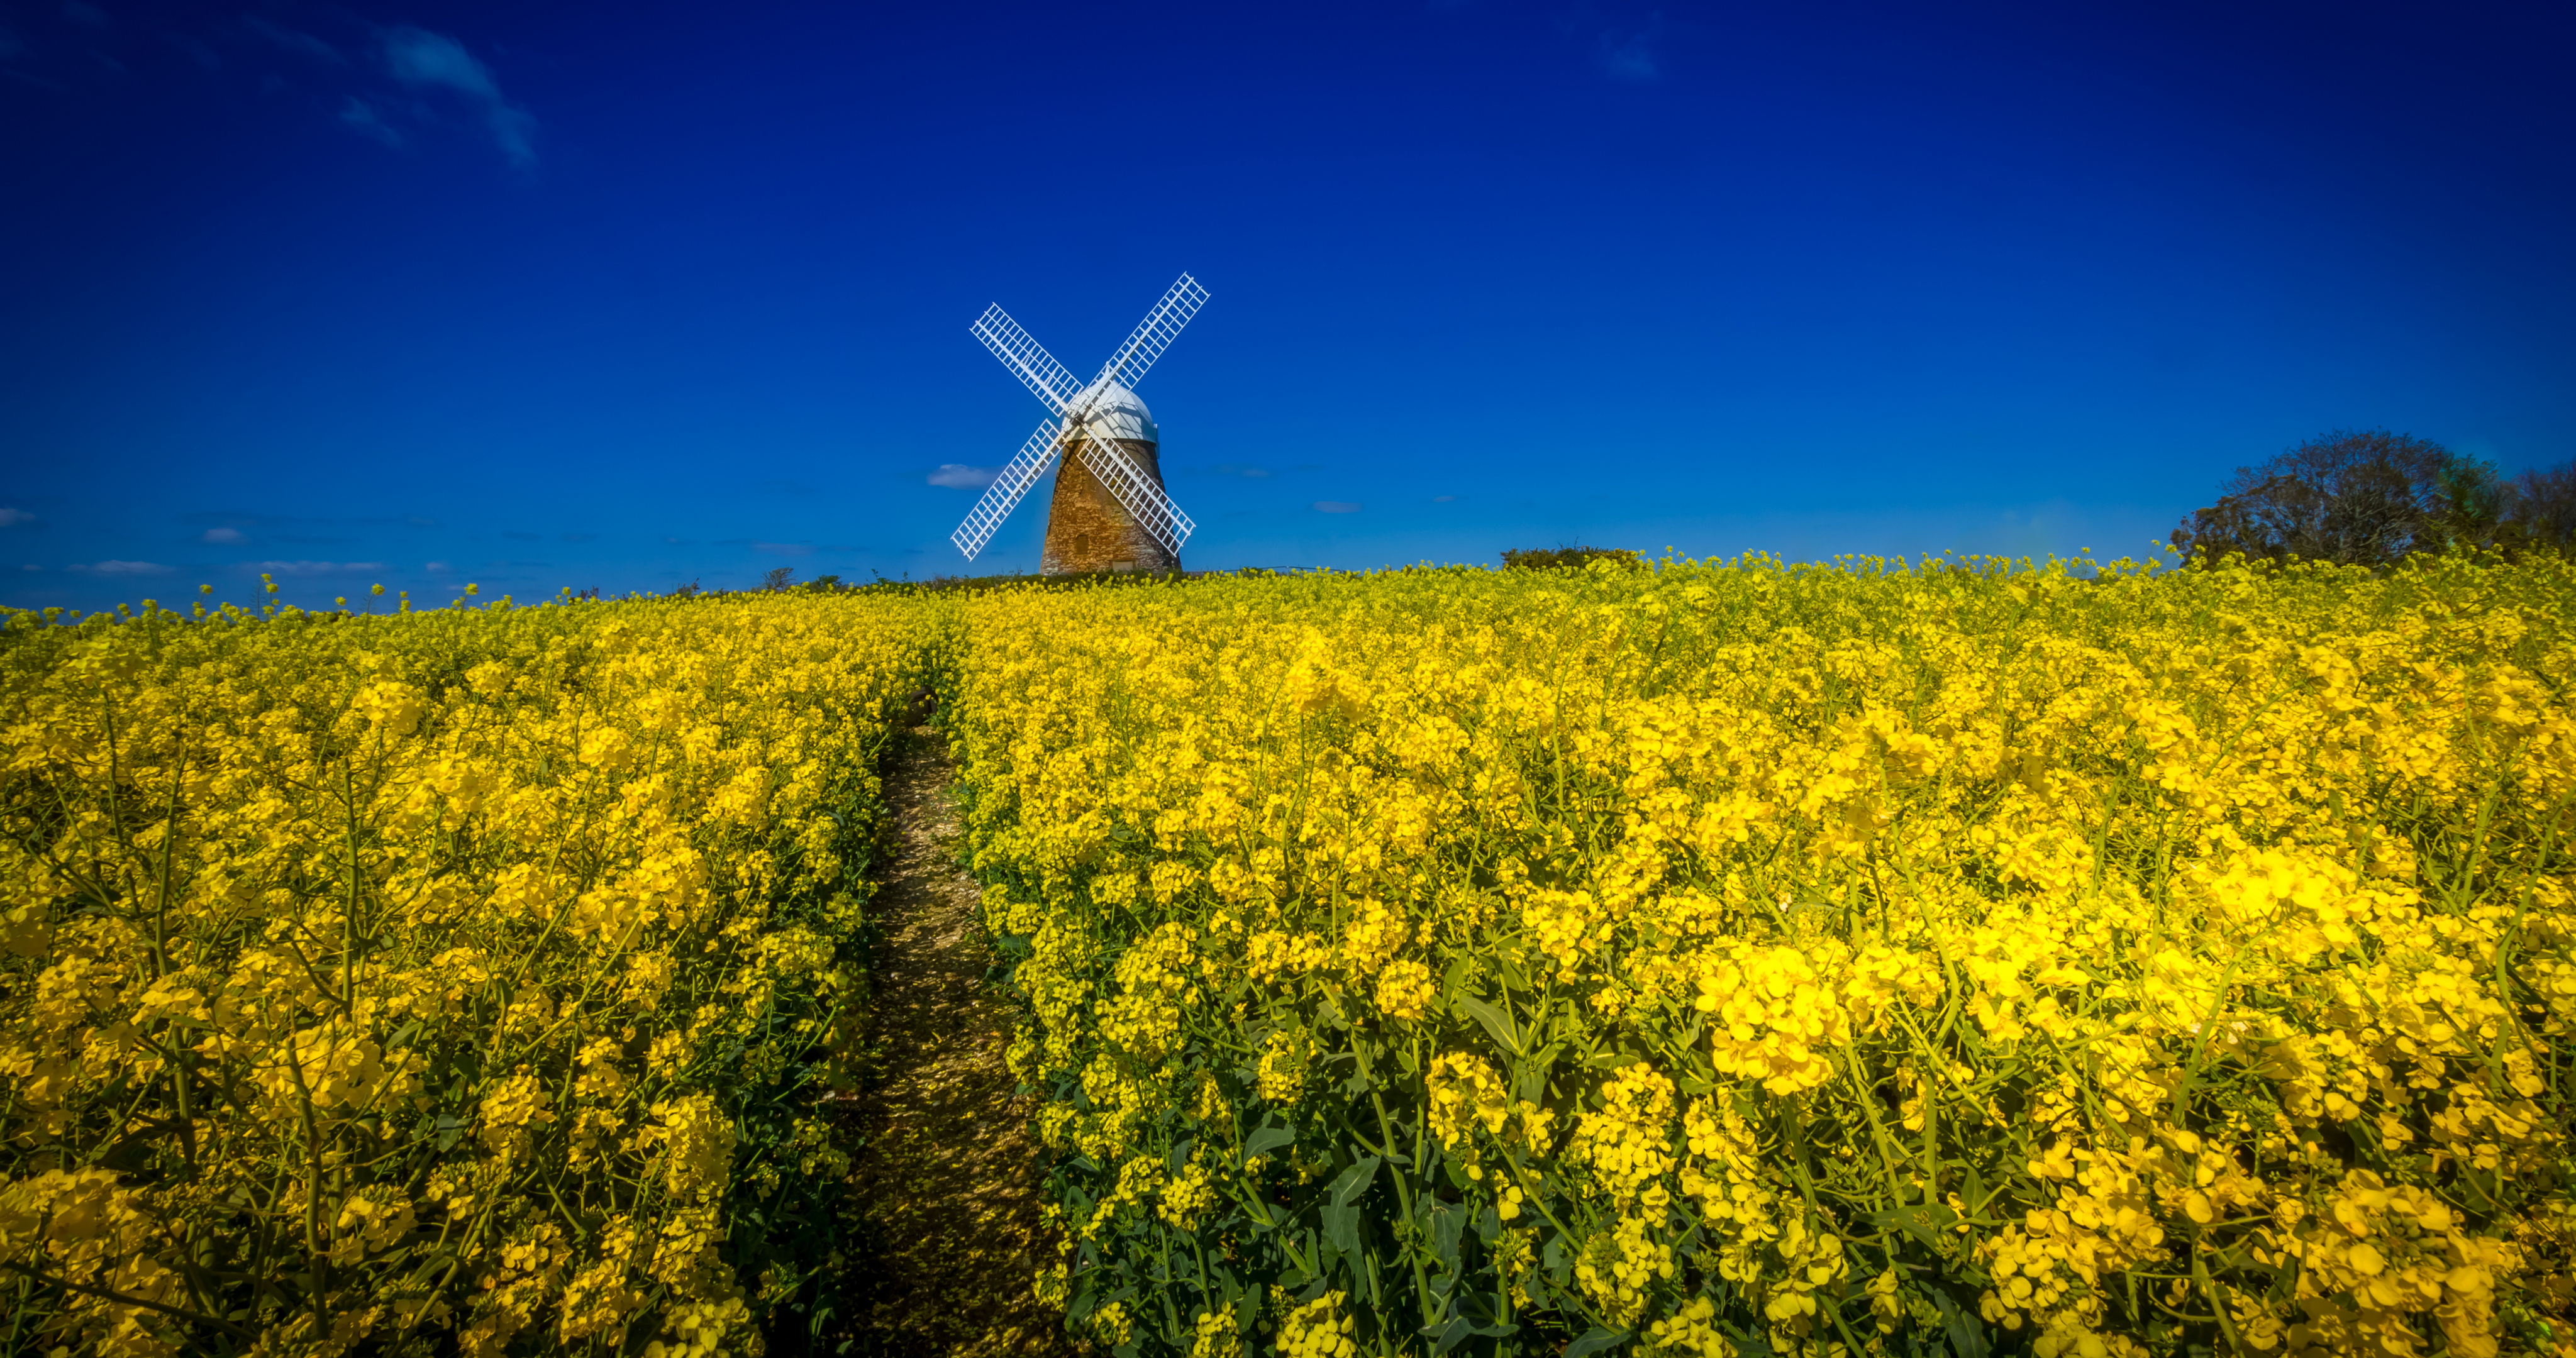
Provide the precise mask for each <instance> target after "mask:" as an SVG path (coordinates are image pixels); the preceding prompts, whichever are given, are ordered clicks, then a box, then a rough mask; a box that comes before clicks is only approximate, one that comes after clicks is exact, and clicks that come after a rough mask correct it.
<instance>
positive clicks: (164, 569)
mask: <svg viewBox="0 0 2576 1358" xmlns="http://www.w3.org/2000/svg"><path fill="white" fill-rule="evenodd" d="M72 569H73V570H76V571H79V572H81V573H82V574H84V575H168V574H169V573H170V570H171V568H170V567H168V566H164V565H162V564H161V563H160V562H158V561H99V562H93V563H92V564H90V565H87V566H74V567H72Z"/></svg>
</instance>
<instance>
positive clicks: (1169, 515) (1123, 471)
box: [1077, 439, 1198, 554]
mask: <svg viewBox="0 0 2576 1358" xmlns="http://www.w3.org/2000/svg"><path fill="white" fill-rule="evenodd" d="M1077 446H1079V447H1080V448H1081V449H1082V461H1083V465H1084V466H1087V467H1089V468H1091V474H1092V475H1094V476H1097V477H1099V478H1100V484H1102V485H1104V486H1107V487H1109V493H1110V494H1112V495H1115V496H1117V497H1118V503H1120V504H1122V505H1125V506H1127V512H1128V513H1130V514H1133V515H1135V516H1136V522H1138V523H1140V524H1143V525H1144V527H1145V531H1146V532H1148V533H1151V534H1153V535H1154V540H1155V541H1157V542H1159V543H1161V544H1163V545H1164V546H1166V547H1169V548H1171V549H1172V551H1173V552H1174V553H1175V554H1177V553H1179V551H1180V550H1181V544H1182V543H1184V542H1187V541H1189V540H1190V534H1191V533H1193V532H1196V531H1197V530H1198V525H1197V524H1195V523H1192V522H1190V516H1189V515H1187V514H1184V513H1182V512H1181V507H1180V506H1179V505H1176V504H1173V503H1172V497H1171V496H1169V495H1166V494H1164V493H1163V488H1162V487H1161V486H1158V485H1155V484H1154V482H1153V479H1152V478H1151V477H1148V476H1146V475H1145V473H1144V472H1143V470H1141V469H1140V468H1138V467H1137V465H1136V460H1135V459H1134V458H1131V457H1129V456H1127V454H1126V453H1125V452H1124V451H1123V450H1121V449H1120V448H1119V447H1118V445H1116V444H1114V443H1110V442H1108V441H1106V440H1101V439H1085V440H1083V441H1082V442H1081V443H1080V444H1079V445H1077Z"/></svg>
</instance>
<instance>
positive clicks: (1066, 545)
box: [948, 274, 1207, 575]
mask: <svg viewBox="0 0 2576 1358" xmlns="http://www.w3.org/2000/svg"><path fill="white" fill-rule="evenodd" d="M1206 301H1207V290H1206V289H1205V288H1202V287H1200V286H1199V285H1198V281H1197V280H1196V279H1193V278H1191V277H1190V276H1189V275H1188V274H1182V275H1181V280H1180V281H1179V282H1177V283H1174V284H1173V285H1172V288H1171V291H1169V292H1166V293H1164V294H1163V300H1161V301H1160V302H1157V303H1155V304H1154V309H1153V310H1152V311H1149V312H1147V313H1145V320H1144V323H1143V324H1141V325H1139V326H1137V327H1136V333H1135V334H1133V335H1130V336H1128V337H1127V342H1126V343H1125V344H1123V345H1121V346H1119V349H1118V352H1117V353H1114V354H1112V355H1110V356H1109V361H1108V362H1107V363H1105V364H1103V365H1101V369H1100V375H1099V376H1097V377H1095V378H1093V379H1091V382H1090V383H1089V384H1088V385H1085V384H1084V383H1083V382H1082V381H1081V380H1080V379H1079V378H1076V377H1075V376H1074V375H1073V374H1072V373H1071V372H1070V371H1068V370H1067V369H1066V368H1065V366H1064V365H1063V364H1061V363H1058V362H1056V361H1055V358H1054V357H1053V356H1052V355H1050V354H1048V353H1047V351H1046V349H1045V347H1044V346H1042V345H1040V344H1039V343H1038V342H1037V341H1036V340H1034V339H1031V338H1029V333H1028V332H1027V331H1025V330H1022V329H1021V328H1020V327H1019V325H1018V323H1017V322H1015V321H1013V320H1012V319H1011V318H1010V317H1009V316H1007V315H1005V314H1003V311H1002V309H1001V308H1000V307H998V306H995V307H990V308H987V309H986V310H985V312H984V315H983V316H982V318H980V319H978V320H977V321H976V322H975V327H974V329H975V338H977V339H979V340H982V341H983V342H984V347H985V348H987V349H990V350H992V351H993V356H994V357H995V358H998V359H1000V360H1002V364H1003V366H1005V367H1007V368H1009V369H1010V370H1011V371H1012V372H1014V373H1016V374H1018V375H1019V379H1020V381H1021V382H1023V383H1025V384H1027V386H1028V389H1029V390H1030V391H1032V392H1035V393H1037V398H1038V399H1039V400H1041V401H1044V402H1046V407H1047V411H1048V418H1046V419H1044V420H1042V421H1040V422H1039V423H1038V428H1037V432H1036V433H1034V434H1031V435H1029V440H1028V442H1026V443H1023V444H1021V445H1020V451H1019V453H1018V455H1017V456H1015V457H1013V458H1012V459H1011V462H1010V465H1009V466H1006V467H1004V468H1002V474H1001V475H1000V476H998V477H996V478H994V480H993V484H992V485H991V486H990V487H988V488H987V489H986V490H985V491H984V498H982V499H980V500H977V501H976V502H975V507H974V508H973V509H972V510H970V511H968V512H967V515H966V521H965V522H964V523H961V524H959V525H958V526H957V531H956V532H954V533H951V534H949V535H948V537H949V541H951V542H954V543H956V544H957V550H958V551H961V552H964V553H965V554H966V559H967V560H969V561H972V560H974V559H975V554H976V553H977V552H980V551H982V550H984V544H985V543H987V542H990V541H991V540H992V537H993V534H994V532H995V531H996V530H998V529H1000V528H1001V526H1002V521H1003V520H1004V519H1007V518H1009V517H1010V516H1011V510H1012V509H1013V508H1014V507H1015V506H1017V505H1018V504H1019V502H1020V497H1022V496H1024V495H1026V494H1028V492H1029V487H1031V486H1033V485H1035V484H1037V480H1038V478H1039V477H1041V476H1044V475H1046V472H1047V468H1048V467H1050V466H1052V465H1054V464H1055V462H1056V460H1057V459H1058V458H1059V457H1061V458H1062V459H1063V461H1064V470H1063V471H1062V472H1061V473H1060V474H1058V475H1057V477H1056V480H1055V498H1054V501H1053V503H1051V504H1049V505H1048V506H1047V532H1046V548H1045V550H1044V551H1043V552H1042V553H1041V555H1040V557H1039V566H1038V568H1039V569H1040V570H1041V571H1043V572H1045V573H1046V574H1048V575H1070V574H1077V573H1082V572H1088V571H1176V570H1179V569H1180V568H1181V544H1182V543H1184V542H1187V541H1188V540H1189V536H1190V532H1191V530H1192V529H1194V528H1196V527H1197V525H1196V524H1193V523H1191V522H1190V516H1189V515H1187V514H1184V513H1182V512H1181V507H1180V506H1179V505H1176V504H1173V503H1172V497H1171V496H1169V495H1166V494H1164V493H1163V470H1162V461H1161V449H1162V436H1161V434H1160V432H1159V431H1158V430H1156V429H1155V427H1154V417H1153V415H1152V414H1150V413H1148V412H1147V411H1146V409H1145V403H1144V402H1143V401H1140V400H1138V399H1137V398H1136V383H1137V382H1138V381H1139V380H1141V379H1142V378H1143V377H1144V376H1145V370H1146V369H1148V368H1150V367H1152V366H1154V360H1155V359H1157V358H1160V357H1162V354H1163V350H1164V349H1166V348H1168V347H1170V345H1171V342H1172V339H1173V337H1174V336H1176V335H1178V334H1180V333H1181V327H1182V326H1185V325H1187V324H1189V323H1190V317H1192V316H1194V315H1196V314H1198V309H1199V306H1200V304H1202V303H1204V302H1206Z"/></svg>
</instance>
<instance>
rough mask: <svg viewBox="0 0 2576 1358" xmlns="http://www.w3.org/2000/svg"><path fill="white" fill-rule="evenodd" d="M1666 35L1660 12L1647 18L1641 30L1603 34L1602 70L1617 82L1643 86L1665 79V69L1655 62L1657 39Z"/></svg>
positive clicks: (1611, 30)
mask: <svg viewBox="0 0 2576 1358" xmlns="http://www.w3.org/2000/svg"><path fill="white" fill-rule="evenodd" d="M1663 31H1664V16H1663V13H1662V11H1660V10H1659V11H1656V12H1654V13H1651V14H1648V15H1647V16H1646V22H1645V23H1644V24H1643V25H1642V26H1640V27H1637V28H1612V29H1606V30H1604V31H1603V32H1602V34H1601V38H1600V47H1599V49H1598V51H1597V55H1598V56H1599V58H1600V61H1601V69H1602V70H1605V71H1608V72H1609V73H1610V74H1611V76H1612V77H1614V78H1616V79H1619V80H1625V81H1628V82H1630V83H1632V84H1640V85H1642V84H1644V83H1646V82H1647V81H1650V80H1653V79H1655V78H1656V77H1658V76H1660V75H1662V74H1663V68H1662V67H1660V66H1658V65H1657V64H1656V62H1655V39H1657V38H1659V37H1661V36H1663Z"/></svg>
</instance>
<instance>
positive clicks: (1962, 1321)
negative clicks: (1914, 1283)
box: [1932, 1290, 1993, 1358]
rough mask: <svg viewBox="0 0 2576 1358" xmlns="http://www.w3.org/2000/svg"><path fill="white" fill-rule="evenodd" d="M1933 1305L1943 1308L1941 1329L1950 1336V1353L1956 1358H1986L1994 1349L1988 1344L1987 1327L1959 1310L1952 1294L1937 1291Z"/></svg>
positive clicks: (1933, 1297)
mask: <svg viewBox="0 0 2576 1358" xmlns="http://www.w3.org/2000/svg"><path fill="white" fill-rule="evenodd" d="M1932 1304H1933V1305H1935V1306H1938V1307H1940V1308H1941V1328H1942V1329H1944V1330H1946V1331H1948V1332H1949V1335H1950V1352H1951V1354H1952V1355H1953V1356H1954V1358H1986V1355H1987V1354H1988V1353H1990V1352H1992V1351H1993V1350H1992V1348H1991V1347H1990V1346H1989V1345H1988V1344H1987V1342H1986V1327H1985V1326H1983V1325H1981V1324H1979V1323H1977V1320H1976V1318H1975V1317H1974V1316H1971V1315H1969V1314H1968V1313H1967V1312H1965V1311H1962V1310H1960V1309H1959V1304H1958V1303H1957V1302H1955V1301H1952V1300H1950V1294H1949V1293H1947V1292H1942V1291H1938V1290H1935V1291H1934V1292H1933V1293H1932Z"/></svg>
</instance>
